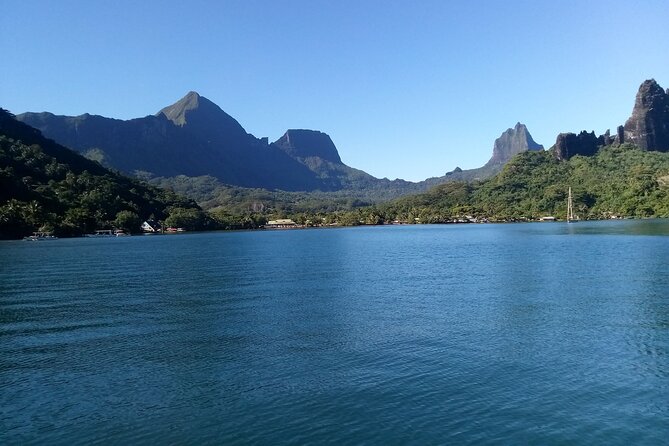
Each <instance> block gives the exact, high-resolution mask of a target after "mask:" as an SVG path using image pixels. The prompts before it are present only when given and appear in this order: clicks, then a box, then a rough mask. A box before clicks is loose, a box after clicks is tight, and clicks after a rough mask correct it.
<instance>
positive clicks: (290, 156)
mask: <svg viewBox="0 0 669 446" xmlns="http://www.w3.org/2000/svg"><path fill="white" fill-rule="evenodd" d="M17 119H19V120H21V121H23V122H25V123H27V124H29V125H31V126H33V127H35V128H37V129H39V130H40V131H42V133H43V134H44V135H45V136H47V137H49V138H52V139H54V140H56V141H58V142H59V143H61V144H63V145H65V146H68V147H70V148H72V149H74V150H76V151H78V152H80V153H83V154H87V155H88V156H89V157H91V158H93V159H96V160H98V161H100V162H102V163H103V164H105V165H107V166H110V167H113V168H116V169H119V170H121V171H123V172H126V173H130V174H141V175H142V176H143V177H148V178H151V177H174V176H177V175H186V176H189V177H198V176H203V175H211V176H213V177H215V178H216V179H218V180H219V181H220V182H221V183H224V184H230V185H234V186H241V187H253V188H264V189H280V190H286V191H315V190H320V191H339V190H357V191H360V190H372V191H373V190H376V191H379V190H384V191H388V192H387V193H390V196H398V195H402V194H406V193H412V192H419V191H422V190H425V189H427V188H428V187H430V186H432V185H434V184H439V183H442V182H445V181H452V180H456V179H474V178H480V179H483V178H487V177H489V176H491V175H493V174H495V173H497V172H498V171H499V170H500V169H501V168H502V166H503V165H504V163H506V162H507V161H508V160H509V159H511V157H512V156H513V155H515V154H516V153H520V152H522V151H525V150H541V149H543V147H542V146H541V145H538V144H536V143H535V142H534V140H532V137H531V136H530V135H529V132H528V131H527V128H526V127H525V126H524V125H523V124H520V123H518V124H517V125H516V126H515V127H514V128H513V129H508V130H507V131H506V132H504V133H503V134H502V135H501V136H500V138H498V140H496V141H495V145H494V148H493V156H492V158H491V160H490V161H489V162H488V164H487V165H486V166H484V167H483V168H480V169H473V170H468V171H463V170H461V169H456V170H455V171H454V172H449V173H448V174H446V175H444V176H442V177H438V178H430V179H428V180H425V181H421V182H418V183H413V182H409V181H404V180H400V179H397V180H388V179H386V178H383V179H379V178H375V177H373V176H372V175H369V174H368V173H366V172H364V171H361V170H359V169H355V168H353V167H350V166H347V165H346V164H344V163H343V162H342V160H341V157H340V155H339V152H338V150H337V148H336V146H335V144H334V142H333V141H332V139H331V138H330V136H328V135H327V134H326V133H323V132H320V131H317V130H306V129H290V130H287V131H286V133H285V134H284V135H283V136H282V137H281V138H279V139H278V140H277V141H275V142H273V143H269V141H268V139H267V138H256V137H255V136H253V135H252V134H250V133H247V132H246V130H245V129H244V128H243V127H242V126H241V124H239V122H237V120H235V119H234V118H233V117H232V116H230V115H228V114H227V113H226V112H224V111H223V110H222V109H221V108H220V107H219V106H218V105H216V104H215V103H213V102H212V101H210V100H208V99H207V98H205V97H204V96H201V95H200V94H198V93H197V92H194V91H191V92H188V93H187V94H186V95H185V96H184V97H183V98H181V99H180V100H178V101H177V102H175V103H174V104H172V105H170V106H167V107H165V108H163V109H161V110H160V111H159V112H157V113H156V114H155V115H149V116H145V117H143V118H136V119H131V120H128V121H123V120H118V119H111V118H105V117H102V116H94V115H89V114H84V115H81V116H57V115H54V114H52V113H46V112H45V113H23V114H21V115H18V116H17ZM384 196H385V195H384Z"/></svg>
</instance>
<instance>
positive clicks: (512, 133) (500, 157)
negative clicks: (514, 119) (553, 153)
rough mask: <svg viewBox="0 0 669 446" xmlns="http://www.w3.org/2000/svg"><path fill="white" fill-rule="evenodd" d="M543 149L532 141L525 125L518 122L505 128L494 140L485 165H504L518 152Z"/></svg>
mask: <svg viewBox="0 0 669 446" xmlns="http://www.w3.org/2000/svg"><path fill="white" fill-rule="evenodd" d="M543 149H544V146H542V145H541V144H537V143H536V142H534V140H533V139H532V135H530V132H529V131H528V130H527V127H525V125H524V124H521V123H520V122H519V123H517V124H516V126H515V127H514V128H512V129H507V130H506V131H505V132H504V133H502V135H501V136H500V137H499V138H497V139H496V140H495V145H494V146H493V149H492V158H490V161H488V163H487V164H486V165H504V164H506V163H507V162H508V161H509V160H510V159H511V158H513V156H514V155H516V154H518V153H521V152H527V151H528V150H543Z"/></svg>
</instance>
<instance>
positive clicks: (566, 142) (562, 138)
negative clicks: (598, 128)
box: [555, 130, 610, 160]
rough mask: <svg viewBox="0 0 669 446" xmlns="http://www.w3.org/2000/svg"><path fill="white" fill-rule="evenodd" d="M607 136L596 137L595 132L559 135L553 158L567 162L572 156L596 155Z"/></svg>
mask: <svg viewBox="0 0 669 446" xmlns="http://www.w3.org/2000/svg"><path fill="white" fill-rule="evenodd" d="M607 135H608V133H607ZM607 135H602V136H600V137H597V136H596V135H595V132H590V133H588V132H586V131H585V130H583V131H582V132H581V133H579V134H578V135H577V134H575V133H560V134H559V135H558V137H557V140H556V141H555V157H556V158H557V159H559V160H568V159H569V158H571V157H572V156H574V155H583V156H592V155H594V154H595V153H597V150H598V149H599V146H600V145H604V140H605V139H606V138H607V137H608V136H607ZM609 139H610V138H609Z"/></svg>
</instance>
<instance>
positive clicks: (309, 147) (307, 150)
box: [274, 130, 341, 164]
mask: <svg viewBox="0 0 669 446" xmlns="http://www.w3.org/2000/svg"><path fill="white" fill-rule="evenodd" d="M274 144H276V146H277V147H279V148H280V149H281V150H283V151H284V152H286V153H287V154H288V155H290V156H292V157H293V158H302V159H304V158H309V157H318V158H321V159H324V160H326V161H331V162H333V163H339V164H340V163H341V158H340V157H339V152H337V148H336V147H335V145H334V143H333V142H332V139H330V137H329V136H328V135H327V134H326V133H323V132H319V131H316V130H288V131H287V132H286V133H285V134H284V135H283V136H282V137H281V138H279V139H278V140H277V141H276V142H275V143H274Z"/></svg>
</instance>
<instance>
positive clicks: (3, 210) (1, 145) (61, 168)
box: [0, 109, 207, 238]
mask: <svg viewBox="0 0 669 446" xmlns="http://www.w3.org/2000/svg"><path fill="white" fill-rule="evenodd" d="M150 217H155V218H156V219H160V220H165V221H166V222H167V223H168V224H170V223H171V224H174V225H176V226H189V227H190V228H191V229H196V228H202V227H205V226H206V225H207V216H206V214H204V213H203V212H202V210H201V209H200V208H199V207H198V206H197V205H196V204H195V202H193V201H192V200H188V199H185V198H182V197H180V196H178V195H176V194H174V193H171V192H165V191H162V190H159V189H157V188H155V187H152V186H149V185H147V184H145V183H142V182H140V181H138V180H134V179H130V178H127V177H124V176H122V175H119V174H117V173H115V172H112V171H110V170H108V169H106V168H104V167H102V166H101V165H100V164H98V163H96V162H93V161H90V160H87V159H86V158H84V157H82V156H80V155H78V154H77V153H75V152H73V151H71V150H69V149H67V148H65V147H62V146H60V145H58V144H56V143H55V142H53V141H52V140H49V139H46V138H44V137H43V136H42V135H41V134H40V133H39V132H38V131H37V130H35V129H33V128H31V127H29V126H27V125H25V124H23V123H20V122H18V121H16V120H15V119H14V117H13V116H12V115H11V114H10V113H8V112H6V111H5V110H2V109H0V238H16V237H21V236H23V235H26V234H30V233H31V232H32V231H38V230H40V231H49V232H51V231H53V232H54V233H56V234H59V235H78V234H82V233H87V232H92V231H94V230H95V229H102V228H119V229H125V230H128V231H137V230H138V229H139V225H140V223H141V221H143V220H144V219H147V218H150Z"/></svg>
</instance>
